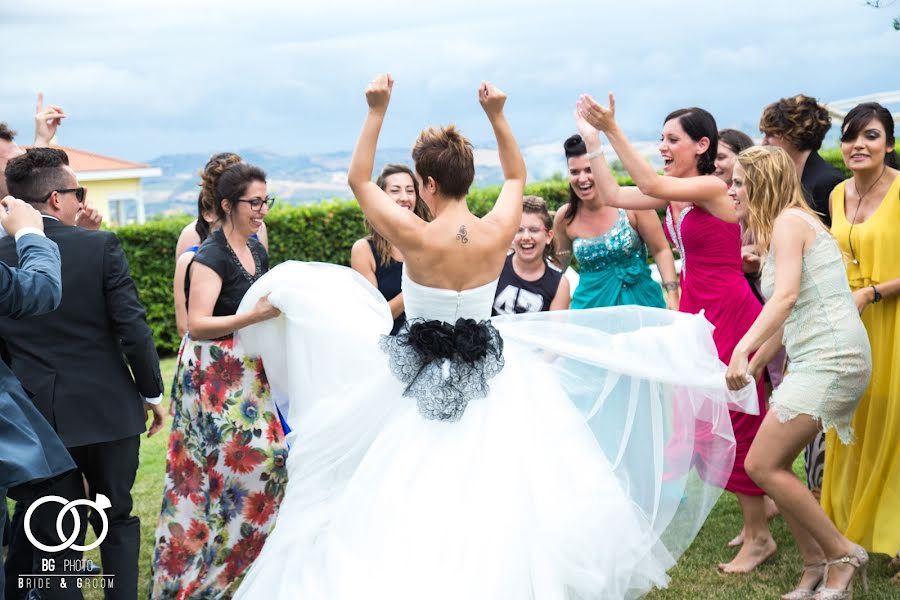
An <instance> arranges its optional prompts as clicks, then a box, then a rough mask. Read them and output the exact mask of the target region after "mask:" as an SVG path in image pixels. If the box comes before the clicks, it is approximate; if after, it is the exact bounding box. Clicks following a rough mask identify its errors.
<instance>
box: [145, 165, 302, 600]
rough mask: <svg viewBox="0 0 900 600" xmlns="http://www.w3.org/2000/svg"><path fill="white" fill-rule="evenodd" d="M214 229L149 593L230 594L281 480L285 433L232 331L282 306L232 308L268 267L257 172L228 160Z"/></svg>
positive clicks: (267, 201)
mask: <svg viewBox="0 0 900 600" xmlns="http://www.w3.org/2000/svg"><path fill="white" fill-rule="evenodd" d="M215 201H216V202H215V205H214V208H215V212H216V217H217V219H218V221H219V222H220V223H221V227H220V228H218V229H216V230H215V231H213V232H212V233H211V234H210V235H209V237H208V238H207V239H206V240H205V241H204V242H203V244H202V245H201V246H200V248H199V249H198V250H197V253H196V254H195V255H194V257H193V260H192V261H191V264H190V265H189V267H188V270H187V277H186V284H185V287H186V297H187V312H188V334H187V337H186V340H185V343H184V347H183V349H182V353H181V359H180V362H181V365H180V370H181V376H180V377H178V378H177V379H176V381H175V385H174V386H173V390H172V403H173V415H174V416H173V420H172V433H171V436H170V437H169V449H168V454H167V461H166V478H165V487H164V494H163V504H162V509H161V511H160V517H159V522H158V524H157V529H156V536H155V539H156V543H155V546H154V547H155V554H154V557H153V563H152V574H153V578H152V583H151V586H152V587H151V592H150V596H151V597H152V598H175V597H178V598H201V597H202V598H222V597H230V596H231V594H232V593H233V591H234V589H235V588H236V583H237V582H238V581H239V580H240V578H241V576H242V575H243V573H244V571H245V570H246V569H247V568H248V567H249V566H250V563H251V562H253V559H254V558H255V557H256V555H257V554H258V553H259V551H260V549H261V548H262V545H263V542H265V540H266V537H267V536H268V534H269V532H270V531H271V529H272V527H273V526H274V523H275V515H276V513H277V511H278V507H279V505H280V503H281V499H282V497H283V495H284V488H285V485H286V483H287V475H286V470H285V459H286V457H287V445H286V443H285V440H284V430H283V428H282V425H281V422H280V421H279V419H278V415H277V411H276V408H275V405H274V402H273V401H272V397H271V393H270V388H269V384H268V381H267V379H266V376H265V372H264V370H263V366H262V362H261V361H260V360H259V359H257V358H251V357H249V356H247V355H246V354H245V353H244V351H243V349H242V347H241V344H240V342H239V341H236V340H235V338H234V333H235V332H236V331H237V330H239V329H242V328H244V327H247V326H249V325H253V324H255V323H260V322H263V321H266V320H268V319H271V318H273V317H276V316H278V315H279V314H280V312H279V311H278V309H276V308H274V307H273V306H272V305H271V304H270V303H269V300H268V297H267V296H266V297H264V298H261V299H260V300H259V301H258V302H257V303H256V304H255V306H254V307H253V308H252V309H251V310H250V311H248V312H244V313H241V314H240V315H238V314H236V313H237V309H238V306H239V305H240V302H241V300H242V299H243V297H244V294H245V293H246V292H247V290H248V289H249V288H250V286H251V285H252V284H253V282H255V281H256V280H257V279H259V278H260V277H262V275H263V274H264V273H266V272H267V271H268V267H269V260H268V255H267V254H266V251H265V249H264V248H263V246H262V244H260V243H259V241H257V240H256V239H253V237H252V235H253V234H254V233H256V232H258V231H259V229H260V227H261V226H262V223H263V220H264V219H265V216H266V214H267V213H268V212H269V208H270V207H271V206H272V203H273V199H272V198H270V197H269V196H268V195H267V188H266V175H265V173H264V172H263V171H262V170H261V169H259V168H258V167H254V166H252V165H248V164H246V163H243V162H238V163H236V164H232V165H230V166H228V167H227V168H226V169H224V171H223V172H222V174H221V176H220V177H219V179H218V181H217V183H216V188H215Z"/></svg>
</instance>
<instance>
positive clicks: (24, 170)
mask: <svg viewBox="0 0 900 600" xmlns="http://www.w3.org/2000/svg"><path fill="white" fill-rule="evenodd" d="M68 165H69V156H68V155H67V154H66V153H65V152H64V151H63V150H60V149H58V148H29V149H28V150H26V151H25V154H23V155H22V156H17V157H16V158H13V159H12V160H10V161H9V162H8V163H7V164H6V171H5V175H6V186H7V187H8V188H9V194H10V196H14V197H16V198H19V199H20V200H24V201H25V202H28V203H29V204H43V203H45V202H46V201H47V200H46V198H47V196H48V195H49V194H50V192H52V191H53V190H58V189H63V188H65V187H68V185H69V178H70V177H71V175H70V174H69V173H67V172H66V170H65V167H67V166H68Z"/></svg>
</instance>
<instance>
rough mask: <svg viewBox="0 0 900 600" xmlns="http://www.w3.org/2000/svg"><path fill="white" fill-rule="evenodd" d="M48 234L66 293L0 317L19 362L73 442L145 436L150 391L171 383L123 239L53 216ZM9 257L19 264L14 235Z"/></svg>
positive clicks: (2, 252) (15, 364)
mask: <svg viewBox="0 0 900 600" xmlns="http://www.w3.org/2000/svg"><path fill="white" fill-rule="evenodd" d="M44 233H45V234H46V235H47V237H48V238H49V239H51V240H53V241H54V242H56V243H57V245H58V246H59V251H60V255H61V256H62V284H63V287H62V289H63V292H62V301H61V302H60V305H59V308H58V309H57V310H56V311H54V312H52V313H49V314H46V315H42V316H40V317H25V318H22V319H10V318H6V317H0V338H2V339H3V341H4V343H5V344H6V348H7V351H8V354H9V359H10V363H11V364H10V366H11V367H12V370H13V372H14V373H15V374H16V377H18V378H19V381H21V382H22V385H23V386H24V387H25V388H26V389H28V390H29V391H30V392H31V393H32V394H33V395H34V397H33V401H34V403H35V405H36V406H37V408H38V410H39V411H40V412H41V414H43V415H44V417H45V418H46V419H47V420H48V421H49V422H50V424H51V425H53V427H54V429H55V430H56V432H57V433H58V434H59V437H60V438H61V439H62V440H63V443H64V444H65V445H66V446H67V447H70V448H71V447H75V446H83V445H86V444H95V443H100V442H110V441H114V440H120V439H124V438H126V437H131V436H134V435H139V434H140V433H142V432H143V431H145V430H146V426H145V423H144V410H143V398H142V397H143V396H146V397H154V396H159V395H160V394H162V391H163V385H162V377H161V376H160V373H159V357H158V356H157V354H156V348H155V346H154V344H153V334H152V333H151V331H150V327H149V326H148V325H147V320H146V311H145V310H144V307H143V306H142V305H141V303H140V301H139V299H138V293H137V287H136V286H135V284H134V281H133V280H132V279H131V276H130V275H129V273H128V261H127V260H126V258H125V253H124V251H123V250H122V246H121V244H120V243H119V239H118V238H117V237H116V236H115V234H113V233H111V232H108V231H89V230H86V229H82V228H80V227H70V226H68V225H63V224H62V223H60V222H59V221H56V220H55V219H50V218H44ZM0 261H3V262H5V263H6V264H8V265H10V266H17V265H18V258H17V256H16V248H15V242H14V240H12V239H11V238H9V237H6V238H3V239H2V240H0ZM129 367H130V370H129Z"/></svg>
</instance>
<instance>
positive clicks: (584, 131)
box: [575, 108, 600, 152]
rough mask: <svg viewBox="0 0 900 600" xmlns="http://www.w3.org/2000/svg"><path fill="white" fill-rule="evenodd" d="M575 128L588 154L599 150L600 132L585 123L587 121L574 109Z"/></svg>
mask: <svg viewBox="0 0 900 600" xmlns="http://www.w3.org/2000/svg"><path fill="white" fill-rule="evenodd" d="M575 127H576V128H577V129H578V134H579V135H581V139H583V140H584V145H585V147H586V148H587V151H588V152H593V151H594V150H598V149H599V148H600V132H599V131H597V128H596V127H594V126H593V125H591V124H590V123H588V122H587V119H585V118H584V117H583V116H582V115H581V112H580V111H579V110H578V109H577V108H576V109H575Z"/></svg>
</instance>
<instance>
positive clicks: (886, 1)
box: [866, 0, 900, 31]
mask: <svg viewBox="0 0 900 600" xmlns="http://www.w3.org/2000/svg"><path fill="white" fill-rule="evenodd" d="M896 1H897V0H866V5H867V6H871V7H872V8H887V7H888V6H890V5H891V4H893V3H894V2H896ZM894 31H900V17H894Z"/></svg>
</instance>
